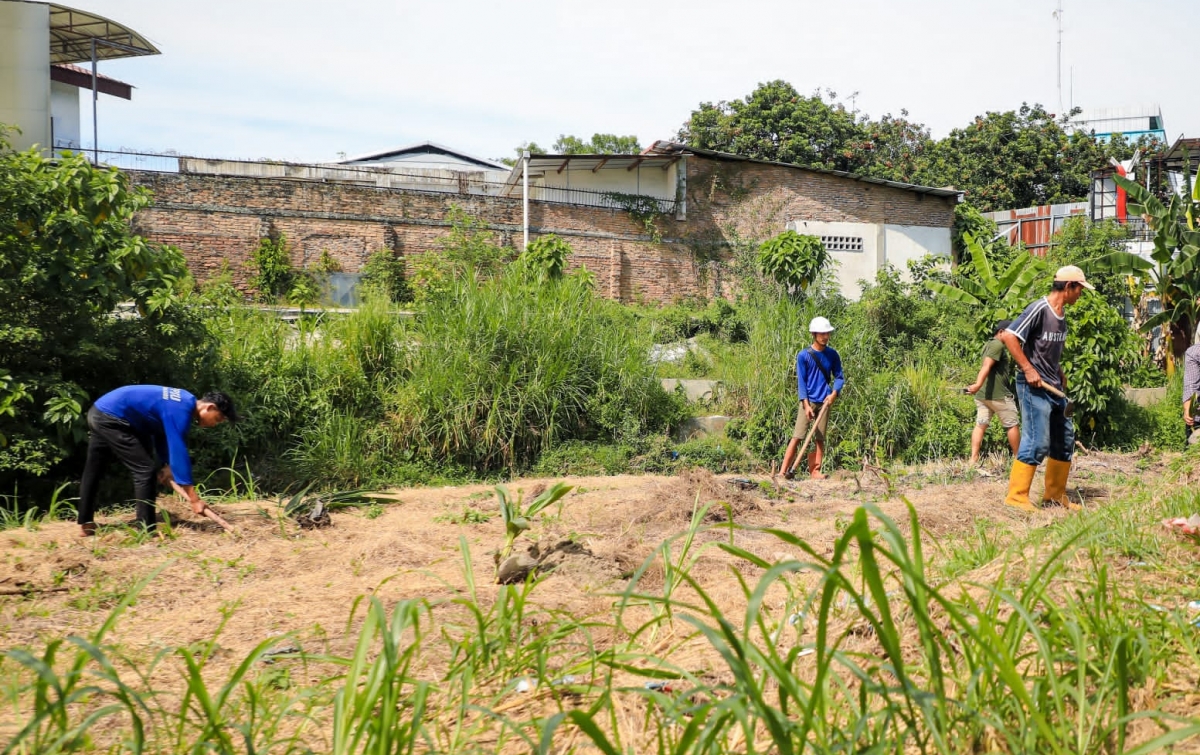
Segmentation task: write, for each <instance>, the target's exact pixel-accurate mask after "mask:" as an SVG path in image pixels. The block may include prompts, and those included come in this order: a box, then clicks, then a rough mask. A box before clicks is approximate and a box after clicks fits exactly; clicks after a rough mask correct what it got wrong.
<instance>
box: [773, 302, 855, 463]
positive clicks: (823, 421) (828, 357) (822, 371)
mask: <svg viewBox="0 0 1200 755" xmlns="http://www.w3.org/2000/svg"><path fill="white" fill-rule="evenodd" d="M808 330H809V332H810V333H811V334H812V339H813V343H812V346H809V347H808V348H806V349H804V350H803V351H801V352H800V353H799V354H797V355H796V392H797V393H798V394H799V396H800V411H799V412H797V414H796V426H795V428H794V429H793V430H792V440H791V442H790V443H788V447H787V452H786V453H785V454H784V455H783V466H782V467H780V468H779V474H781V475H783V476H784V478H785V479H791V478H792V474H793V473H792V462H793V461H798V459H796V455H797V454H796V447H797V446H798V445H799V444H800V441H801V439H802V438H803V439H804V441H805V442H804V446H805V449H807V447H808V440H809V437H808V436H811V440H812V441H813V443H814V444H815V445H814V447H813V450H812V451H811V452H809V454H808V474H809V476H810V477H812V478H813V479H814V480H823V479H825V475H823V474H821V460H822V459H823V458H824V457H825V428H826V427H827V426H828V425H829V409H830V407H831V406H833V402H834V401H836V400H837V397H838V394H839V393H841V390H842V386H843V385H845V383H846V379H845V377H844V376H843V375H842V358H841V357H840V356H838V353H837V352H836V351H834V350H833V348H832V347H830V345H829V337H830V334H832V333H833V326H832V325H830V324H829V320H827V319H825V318H824V317H814V318H813V319H812V322H810V323H809V324H808ZM810 422H811V423H814V424H813V427H812V430H811V432H807V433H806V431H808V430H809V427H808V425H809V423H810ZM803 451H804V449H801V453H803Z"/></svg>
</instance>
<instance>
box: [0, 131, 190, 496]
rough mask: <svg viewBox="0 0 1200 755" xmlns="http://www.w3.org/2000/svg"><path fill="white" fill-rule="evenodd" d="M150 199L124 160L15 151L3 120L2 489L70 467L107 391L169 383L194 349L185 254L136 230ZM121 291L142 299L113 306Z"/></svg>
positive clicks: (0, 142) (0, 195)
mask: <svg viewBox="0 0 1200 755" xmlns="http://www.w3.org/2000/svg"><path fill="white" fill-rule="evenodd" d="M149 201H150V199H149V195H148V194H147V193H146V192H145V191H143V190H138V189H134V188H133V187H131V186H130V185H129V180H128V178H127V177H126V176H124V175H123V174H121V173H120V172H118V171H116V170H112V169H104V168H98V167H94V166H92V165H91V164H90V163H89V162H88V161H87V160H86V159H85V158H84V157H82V156H81V155H66V156H63V157H60V158H56V159H54V160H48V159H45V158H43V157H42V156H41V155H40V154H39V153H37V152H34V151H32V150H31V151H28V152H13V151H12V150H11V149H10V148H9V147H8V145H7V143H6V142H5V141H4V140H3V132H2V131H0V489H11V486H12V485H13V483H14V482H16V481H17V480H28V479H29V478H30V477H38V476H45V475H49V474H51V472H52V471H54V470H59V471H65V470H66V468H65V467H61V466H60V463H62V462H63V461H64V460H65V459H67V458H68V457H69V456H70V455H71V454H72V453H73V452H74V451H75V449H76V447H77V446H76V444H77V443H78V442H79V440H80V439H81V438H82V437H83V435H84V433H85V426H84V416H83V411H84V409H85V408H86V407H87V406H88V404H89V403H90V402H91V401H92V400H94V399H95V398H97V397H99V396H100V395H101V394H102V393H104V392H106V391H108V390H110V389H112V388H115V387H117V386H119V385H121V384H123V383H135V382H169V381H171V380H172V379H173V378H174V377H175V376H177V375H178V374H180V373H181V372H186V370H187V365H188V364H189V363H190V362H191V360H192V359H194V358H195V357H196V356H198V353H197V351H198V348H199V335H200V331H199V329H198V327H197V326H196V322H195V318H194V316H193V315H192V314H191V313H188V312H186V311H185V310H184V309H183V308H182V307H179V306H177V304H178V302H179V299H180V295H181V293H182V291H183V289H184V287H185V286H186V285H187V281H188V280H189V279H188V277H187V271H186V267H185V266H184V262H183V256H182V254H181V253H180V252H179V250H177V249H174V248H172V247H155V246H153V245H150V244H148V243H147V242H146V241H145V240H144V239H142V238H141V237H139V236H136V235H134V234H133V233H132V232H131V231H130V222H131V221H132V219H133V216H134V214H135V213H136V212H138V211H139V210H140V209H142V208H144V207H146V206H147V205H148V204H149ZM120 302H133V304H134V310H133V311H131V312H128V313H126V314H124V315H122V316H120V317H114V316H113V312H114V309H116V307H117V305H118V303H120ZM51 487H52V486H51Z"/></svg>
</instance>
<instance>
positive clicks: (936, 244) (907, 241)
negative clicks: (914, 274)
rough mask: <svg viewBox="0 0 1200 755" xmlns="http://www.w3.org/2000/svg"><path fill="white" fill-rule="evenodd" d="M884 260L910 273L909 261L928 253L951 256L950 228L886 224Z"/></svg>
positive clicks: (884, 228) (906, 273)
mask: <svg viewBox="0 0 1200 755" xmlns="http://www.w3.org/2000/svg"><path fill="white" fill-rule="evenodd" d="M883 233H884V247H885V249H884V261H885V262H886V263H887V264H889V265H893V266H895V267H896V269H898V270H899V271H900V272H902V273H904V275H905V276H907V275H908V263H909V261H910V260H916V259H920V258H922V257H924V256H925V255H927V254H937V255H941V256H943V257H946V258H949V257H950V251H951V239H950V229H949V228H934V227H931V226H924V225H885V226H884V227H883Z"/></svg>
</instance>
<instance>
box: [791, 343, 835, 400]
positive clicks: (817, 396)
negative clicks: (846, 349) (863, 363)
mask: <svg viewBox="0 0 1200 755" xmlns="http://www.w3.org/2000/svg"><path fill="white" fill-rule="evenodd" d="M814 359H816V360H820V363H821V367H824V368H825V371H826V372H828V373H829V376H830V377H832V378H833V387H832V388H831V387H830V385H829V383H828V382H827V381H826V380H825V375H823V374H821V369H820V368H819V367H817V363H816V362H815V361H814ZM845 384H846V378H845V376H844V375H843V374H842V358H841V356H839V355H838V353H837V352H836V351H834V350H833V348H832V347H829V346H826V347H825V348H823V349H821V350H820V351H817V350H816V349H804V350H803V351H801V352H800V353H799V354H797V355H796V393H797V394H798V395H799V396H800V400H801V401H804V400H805V399H808V400H809V401H811V402H813V403H816V404H819V403H821V402H822V401H824V400H825V399H826V398H828V397H829V394H830V393H831V392H833V391H838V392H839V393H840V392H841V390H842V386H843V385H845Z"/></svg>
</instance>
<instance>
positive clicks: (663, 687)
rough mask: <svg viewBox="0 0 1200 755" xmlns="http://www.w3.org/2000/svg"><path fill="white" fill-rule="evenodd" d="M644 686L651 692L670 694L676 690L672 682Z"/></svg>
mask: <svg viewBox="0 0 1200 755" xmlns="http://www.w3.org/2000/svg"><path fill="white" fill-rule="evenodd" d="M642 686H644V687H645V688H646V689H648V690H650V691H651V692H664V693H667V694H670V693H671V692H674V691H675V688H674V687H672V686H671V683H670V682H646V683H645V684H644V685H642Z"/></svg>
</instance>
